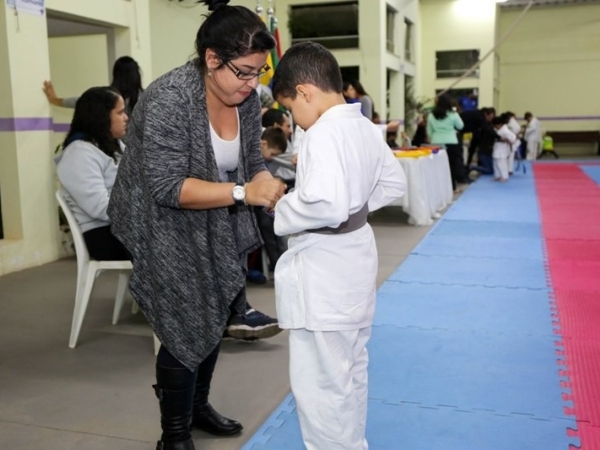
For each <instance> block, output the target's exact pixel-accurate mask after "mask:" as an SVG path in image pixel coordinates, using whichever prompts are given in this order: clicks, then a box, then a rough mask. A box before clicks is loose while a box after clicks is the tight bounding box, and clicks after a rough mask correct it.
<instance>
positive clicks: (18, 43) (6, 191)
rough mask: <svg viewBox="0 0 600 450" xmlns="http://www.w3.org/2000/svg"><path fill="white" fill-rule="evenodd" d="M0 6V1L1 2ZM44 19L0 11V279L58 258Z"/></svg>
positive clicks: (10, 10) (2, 7)
mask: <svg viewBox="0 0 600 450" xmlns="http://www.w3.org/2000/svg"><path fill="white" fill-rule="evenodd" d="M3 3H4V2H3ZM48 76H49V61H48V37H47V28H46V18H45V17H43V16H34V15H30V14H25V13H19V15H18V16H17V15H15V12H14V10H13V9H11V8H9V7H8V6H6V4H5V3H4V4H2V5H1V6H0V98H2V101H1V102H0V189H1V195H2V217H3V223H4V240H0V275H1V274H3V273H8V272H13V271H16V270H20V269H22V268H25V267H31V266H34V265H38V264H42V263H45V262H49V261H53V260H55V259H56V258H57V257H58V212H57V206H56V202H55V200H54V192H55V190H56V184H55V182H54V168H53V161H52V153H51V152H49V151H48V149H49V148H50V139H51V133H52V120H51V118H50V106H49V105H48V102H47V100H46V97H45V96H44V94H43V92H42V82H43V80H44V79H47V78H48Z"/></svg>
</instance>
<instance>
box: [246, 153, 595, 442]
mask: <svg viewBox="0 0 600 450" xmlns="http://www.w3.org/2000/svg"><path fill="white" fill-rule="evenodd" d="M526 166H527V174H522V173H517V174H515V176H513V177H511V179H510V181H509V182H508V183H506V184H500V183H494V182H492V181H491V180H490V179H489V177H488V178H486V177H482V178H480V179H479V180H478V181H477V182H476V183H474V184H473V185H472V186H471V187H470V188H469V189H468V190H467V191H466V192H465V193H463V195H462V196H461V198H460V199H459V200H458V202H456V203H455V204H454V205H453V206H452V207H451V208H450V210H449V211H448V212H447V213H446V215H445V216H444V217H443V218H442V219H441V220H440V221H438V223H436V224H435V225H434V226H433V228H432V230H431V231H430V233H429V234H428V235H427V236H426V237H425V239H424V240H423V241H422V243H421V244H419V246H418V247H417V248H416V249H415V250H414V251H413V253H412V254H411V255H409V257H408V258H407V260H406V261H405V263H404V264H403V265H402V266H401V267H399V268H398V269H397V270H396V272H395V273H394V274H393V275H392V276H391V277H390V279H389V280H388V281H386V282H385V283H384V284H383V286H382V287H381V288H380V289H379V291H378V300H377V313H376V317H375V322H374V327H373V336H372V338H371V341H370V343H369V351H370V366H369V377H370V383H369V386H370V391H369V393H370V395H369V397H370V401H369V419H368V423H367V439H368V440H369V445H370V448H371V449H372V450H392V449H396V448H397V449H410V450H455V449H460V450H507V449H511V450H512V449H518V450H567V449H568V448H569V447H568V446H569V444H573V445H579V442H578V440H577V439H576V438H570V437H568V435H567V428H576V423H575V421H574V420H573V418H572V417H570V416H567V415H565V409H564V407H572V404H571V402H568V401H564V400H563V397H562V396H561V394H564V392H563V391H562V390H561V387H560V386H561V382H562V381H565V380H563V379H561V378H560V377H559V367H560V365H561V364H563V363H564V361H561V360H560V358H562V357H561V356H559V355H558V353H557V352H556V347H555V340H556V337H555V335H554V334H553V328H552V317H551V312H550V299H549V298H548V290H547V286H546V275H545V271H544V266H543V254H542V236H541V227H540V224H539V215H538V208H537V203H536V196H535V185H534V179H533V177H532V171H531V167H530V165H529V164H528V163H526ZM594 176H596V175H594ZM394 280H396V281H394ZM284 448H285V449H291V450H296V449H297V450H300V449H304V445H303V444H302V440H301V435H300V429H299V425H298V420H297V414H296V411H295V406H294V402H293V398H292V397H291V396H289V397H288V398H287V399H286V400H285V401H284V402H283V403H282V405H281V406H280V407H279V408H278V409H277V410H276V411H275V412H274V413H273V414H272V415H271V417H270V418H269V419H268V420H267V422H266V423H265V424H264V425H263V426H262V427H261V428H260V430H259V431H258V432H257V433H256V434H255V435H254V436H253V437H252V438H251V439H250V441H249V442H248V443H247V445H246V446H244V447H243V449H245V450H251V449H252V450H258V449H265V450H266V449H268V450H281V449H284Z"/></svg>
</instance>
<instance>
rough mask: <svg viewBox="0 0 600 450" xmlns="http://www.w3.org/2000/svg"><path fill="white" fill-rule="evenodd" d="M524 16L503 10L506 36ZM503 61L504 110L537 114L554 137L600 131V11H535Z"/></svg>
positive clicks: (515, 35)
mask: <svg viewBox="0 0 600 450" xmlns="http://www.w3.org/2000/svg"><path fill="white" fill-rule="evenodd" d="M518 14H519V10H513V9H502V10H501V15H500V29H501V32H504V31H505V30H506V29H508V27H510V25H511V23H513V22H514V20H515V19H516V17H517V15H518ZM500 61H501V63H500V68H501V71H500V72H501V89H500V108H501V109H502V110H512V111H514V112H515V113H516V114H517V115H519V116H522V115H523V114H524V113H525V112H526V111H531V112H533V113H534V114H535V115H537V116H538V117H539V118H540V119H541V120H542V121H543V125H544V128H545V129H546V130H551V131H560V130H566V131H570V130H598V129H600V76H599V74H600V6H598V5H571V6H554V7H543V8H542V7H539V8H532V9H531V10H530V11H529V12H528V14H527V15H526V16H525V18H524V19H523V21H522V22H521V24H520V25H519V27H518V28H517V29H516V30H515V31H514V33H513V34H512V35H511V36H510V38H509V39H508V40H507V41H506V42H505V44H504V45H503V46H502V47H501V48H500ZM561 118H562V119H561ZM586 119H587V120H586Z"/></svg>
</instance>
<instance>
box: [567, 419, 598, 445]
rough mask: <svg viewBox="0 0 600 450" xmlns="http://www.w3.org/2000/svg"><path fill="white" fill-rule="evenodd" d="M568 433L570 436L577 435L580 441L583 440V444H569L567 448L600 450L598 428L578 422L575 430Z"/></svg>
mask: <svg viewBox="0 0 600 450" xmlns="http://www.w3.org/2000/svg"><path fill="white" fill-rule="evenodd" d="M569 434H570V435H572V436H579V439H580V441H581V442H585V446H582V447H575V446H573V445H570V446H569V450H579V449H585V450H600V428H597V427H592V426H590V425H588V424H585V423H580V424H579V426H578V430H577V432H576V433H569Z"/></svg>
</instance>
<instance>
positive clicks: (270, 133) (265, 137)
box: [260, 127, 287, 153]
mask: <svg viewBox="0 0 600 450" xmlns="http://www.w3.org/2000/svg"><path fill="white" fill-rule="evenodd" d="M260 139H261V141H266V142H267V145H268V146H269V148H275V149H277V150H280V151H281V153H283V152H285V151H286V150H287V139H286V138H285V133H284V132H283V130H282V129H281V128H275V127H267V128H265V131H263V134H262V136H261V137H260Z"/></svg>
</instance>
